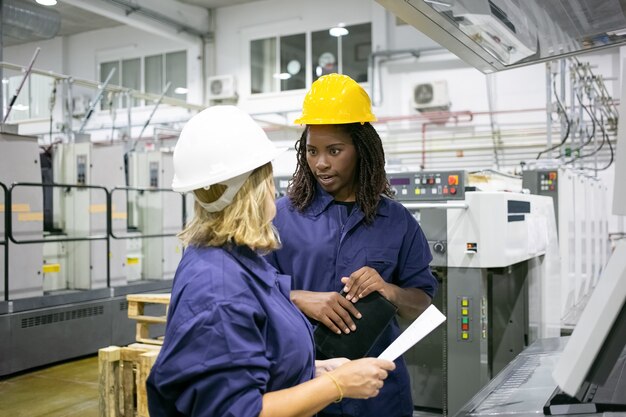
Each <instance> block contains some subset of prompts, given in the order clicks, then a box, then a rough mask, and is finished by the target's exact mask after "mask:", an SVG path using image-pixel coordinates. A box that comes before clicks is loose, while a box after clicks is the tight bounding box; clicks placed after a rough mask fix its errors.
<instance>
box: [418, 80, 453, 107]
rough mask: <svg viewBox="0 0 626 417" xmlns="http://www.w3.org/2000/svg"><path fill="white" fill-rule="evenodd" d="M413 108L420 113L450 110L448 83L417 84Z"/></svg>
mask: <svg viewBox="0 0 626 417" xmlns="http://www.w3.org/2000/svg"><path fill="white" fill-rule="evenodd" d="M413 107H414V108H415V110H418V111H420V112H428V111H446V110H449V109H450V96H448V83H447V82H446V81H433V82H429V83H422V84H417V85H416V86H415V87H414V88H413Z"/></svg>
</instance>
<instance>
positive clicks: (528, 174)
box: [522, 169, 559, 220]
mask: <svg viewBox="0 0 626 417" xmlns="http://www.w3.org/2000/svg"><path fill="white" fill-rule="evenodd" d="M522 187H523V188H527V189H528V190H529V191H530V193H531V194H537V195H545V196H548V197H552V200H553V201H554V212H555V213H556V216H557V220H558V216H559V199H558V195H559V194H558V193H559V171H558V170H556V169H532V170H526V171H524V172H522Z"/></svg>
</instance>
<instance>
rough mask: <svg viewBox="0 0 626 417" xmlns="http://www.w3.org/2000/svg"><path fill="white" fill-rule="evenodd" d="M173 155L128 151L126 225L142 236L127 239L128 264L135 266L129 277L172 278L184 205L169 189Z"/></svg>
mask: <svg viewBox="0 0 626 417" xmlns="http://www.w3.org/2000/svg"><path fill="white" fill-rule="evenodd" d="M172 157H173V153H172V152H171V151H170V150H169V149H163V150H161V149H158V150H151V151H147V150H144V151H139V152H130V153H129V154H128V184H129V190H128V196H129V216H130V218H129V222H128V225H129V229H130V230H131V231H133V232H134V233H135V234H136V235H141V236H143V237H141V238H139V237H138V238H135V239H130V240H129V241H128V245H129V253H128V259H129V264H131V265H130V266H131V267H132V268H133V269H134V271H133V272H131V273H130V274H129V280H137V279H157V280H160V279H166V280H167V279H172V278H173V277H174V273H175V272H176V267H177V266H178V262H179V261H180V258H181V256H182V246H181V244H180V241H179V240H178V238H177V237H176V233H178V232H179V231H180V230H181V225H182V219H183V209H184V208H183V204H182V200H181V196H180V194H178V193H175V192H174V191H172V190H171V188H170V187H171V184H172V179H173V177H174V165H173V159H172ZM187 202H189V199H188V198H187ZM133 232H131V233H133Z"/></svg>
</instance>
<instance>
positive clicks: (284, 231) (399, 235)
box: [266, 184, 437, 417]
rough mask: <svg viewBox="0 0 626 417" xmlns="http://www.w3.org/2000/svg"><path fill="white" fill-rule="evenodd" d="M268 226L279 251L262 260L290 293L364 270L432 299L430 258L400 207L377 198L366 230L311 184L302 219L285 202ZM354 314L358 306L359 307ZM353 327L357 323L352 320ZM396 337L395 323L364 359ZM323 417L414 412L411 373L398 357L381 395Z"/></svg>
mask: <svg viewBox="0 0 626 417" xmlns="http://www.w3.org/2000/svg"><path fill="white" fill-rule="evenodd" d="M276 205H277V214H276V217H275V219H274V225H275V226H276V228H277V229H278V232H279V235H280V238H281V241H282V248H281V249H279V250H277V251H274V252H272V253H271V254H269V255H268V256H267V257H266V258H267V260H268V261H269V262H270V263H271V264H272V265H274V266H275V267H276V268H277V269H278V270H279V271H280V272H281V273H283V274H286V275H291V277H292V289H293V290H307V291H321V292H325V291H340V290H341V289H342V288H343V286H344V285H343V284H342V283H341V278H342V277H348V276H350V274H351V273H353V272H354V271H356V270H358V269H359V268H361V267H363V266H370V267H372V268H374V269H376V270H377V271H378V273H379V274H380V275H381V277H382V278H383V279H384V280H385V281H387V282H390V283H392V284H394V285H397V286H399V287H402V288H419V289H421V290H423V291H424V292H425V293H426V294H428V295H429V296H430V297H431V298H432V297H433V296H434V295H435V292H436V290H437V280H436V279H435V277H434V276H433V275H432V273H431V271H430V267H429V263H430V261H431V260H432V255H431V253H430V249H429V246H428V242H427V240H426V238H425V237H424V234H423V232H422V230H421V228H420V226H419V224H418V223H417V221H416V220H415V218H414V217H413V216H412V215H411V213H410V212H409V211H408V210H407V209H406V208H404V206H402V205H401V204H400V203H398V202H396V201H393V200H391V199H389V198H386V197H381V199H380V203H379V204H378V209H377V213H376V217H375V219H374V222H373V223H372V224H370V225H367V224H365V222H364V214H363V212H362V211H361V210H360V208H359V207H358V205H355V207H354V209H353V210H352V213H351V214H350V215H348V213H347V209H346V207H345V206H344V205H340V204H335V203H334V200H333V197H332V196H331V195H330V194H328V193H327V192H326V191H324V190H323V189H322V188H321V187H320V186H319V184H318V185H317V189H316V194H315V197H314V200H313V201H312V202H311V204H310V205H309V207H307V209H306V210H305V211H304V213H300V212H298V211H297V210H296V209H295V208H293V206H292V205H291V203H290V200H289V198H288V197H283V198H281V199H279V200H278V201H277V203H276ZM355 306H356V308H357V309H358V308H359V304H358V302H357V303H356V305H355ZM355 324H356V325H357V328H358V326H359V323H358V321H356V322H355ZM399 334H400V329H399V326H398V322H397V321H396V320H395V319H394V320H393V321H392V323H391V324H390V325H389V326H388V327H387V328H386V330H385V332H384V333H383V334H382V335H381V336H380V338H379V339H378V340H377V342H376V344H375V345H374V346H373V347H372V349H371V350H370V352H369V354H368V356H373V357H376V356H378V355H379V354H380V353H381V352H382V351H383V350H384V349H385V348H386V347H387V346H388V345H389V344H390V343H391V342H392V341H393V340H395V338H396V337H397V336H398V335H399ZM324 412H325V413H327V414H338V415H348V416H355V417H356V416H359V417H381V416H385V417H399V416H411V415H412V414H413V401H412V399H411V387H410V379H409V374H408V371H407V368H406V365H405V363H404V360H403V359H402V358H399V359H398V360H396V370H395V371H393V372H392V373H390V374H389V377H388V378H387V379H386V380H385V385H384V387H383V389H382V390H381V392H380V394H379V395H378V396H377V397H375V398H371V399H368V400H351V399H344V400H343V401H342V402H341V403H340V404H331V405H330V406H329V407H327V408H326V409H324Z"/></svg>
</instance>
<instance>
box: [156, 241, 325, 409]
mask: <svg viewBox="0 0 626 417" xmlns="http://www.w3.org/2000/svg"><path fill="white" fill-rule="evenodd" d="M290 287H291V282H290V278H289V277H287V276H284V275H279V274H278V273H277V271H276V270H275V269H274V268H273V267H272V266H270V265H269V264H268V263H267V262H266V261H265V259H263V258H262V257H261V256H259V255H258V254H256V253H255V252H253V251H252V250H250V249H249V248H247V247H232V248H228V249H227V248H213V247H202V248H200V247H195V246H190V247H188V248H187V249H186V250H185V253H184V255H183V258H182V260H181V262H180V264H179V266H178V269H177V271H176V276H175V277H174V284H173V288H172V298H171V301H170V308H169V312H168V317H167V325H166V331H165V340H164V343H163V347H162V349H161V352H160V353H159V356H158V358H157V360H156V363H155V364H154V366H153V368H152V371H151V373H150V376H149V378H148V381H147V390H148V391H147V392H148V408H149V411H150V416H151V417H160V416H207V417H217V416H220V417H245V416H258V415H259V413H260V412H261V408H262V396H263V394H264V393H266V392H270V391H276V390H280V389H284V388H289V387H292V386H294V385H297V384H300V383H302V382H305V381H308V380H310V379H311V378H313V377H314V374H315V357H314V356H315V354H314V350H313V334H312V329H311V325H310V323H309V322H308V320H307V318H306V317H305V316H304V315H303V314H302V313H301V312H300V311H299V310H298V309H297V308H296V307H295V306H294V305H293V304H292V303H291V301H290V300H289V291H290Z"/></svg>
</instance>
